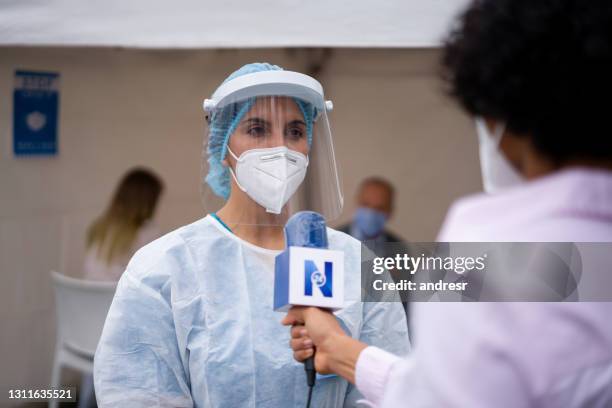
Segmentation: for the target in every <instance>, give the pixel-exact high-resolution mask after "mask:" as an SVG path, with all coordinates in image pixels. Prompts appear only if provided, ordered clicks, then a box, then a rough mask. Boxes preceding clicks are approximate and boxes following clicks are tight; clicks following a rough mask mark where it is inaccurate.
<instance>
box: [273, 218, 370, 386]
mask: <svg viewBox="0 0 612 408" xmlns="http://www.w3.org/2000/svg"><path fill="white" fill-rule="evenodd" d="M285 238H286V245H287V248H286V249H285V250H284V251H283V252H282V253H281V254H280V255H278V256H277V257H276V262H275V271H274V310H277V311H288V314H287V316H285V318H284V319H283V321H282V323H283V324H284V325H291V326H294V327H293V328H292V329H291V337H292V340H291V347H292V349H293V350H294V357H295V358H296V360H298V361H303V362H304V365H305V369H306V373H307V380H308V385H309V386H310V387H312V386H313V385H314V379H315V376H314V374H315V371H314V370H315V367H316V370H317V371H318V372H319V373H321V374H326V373H330V372H333V373H336V374H338V375H341V376H343V377H344V378H346V379H348V380H349V381H351V382H354V365H355V363H356V361H357V357H358V356H359V353H360V352H361V350H363V349H364V348H365V347H366V345H365V344H363V343H361V342H359V341H357V340H354V339H352V338H351V337H349V336H347V335H346V334H345V333H344V331H343V330H342V328H341V327H340V325H339V324H338V322H337V320H336V318H335V317H334V315H333V314H332V313H331V310H338V309H340V308H342V306H343V303H344V254H343V253H342V252H340V251H334V250H330V249H328V240H327V229H326V225H325V219H324V218H323V217H322V216H321V215H320V214H317V213H314V212H310V211H303V212H299V213H296V214H295V215H293V216H292V217H291V218H290V219H289V221H288V222H287V225H286V226H285ZM304 330H305V332H304ZM313 354H314V355H315V357H314V361H313V359H312V355H313ZM336 361H337V362H338V364H335V362H336ZM311 389H312V388H311Z"/></svg>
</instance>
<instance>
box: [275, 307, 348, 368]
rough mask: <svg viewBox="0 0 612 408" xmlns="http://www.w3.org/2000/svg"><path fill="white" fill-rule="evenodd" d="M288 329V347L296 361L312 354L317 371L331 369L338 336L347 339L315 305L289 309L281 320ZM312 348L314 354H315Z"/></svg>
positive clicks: (330, 318)
mask: <svg viewBox="0 0 612 408" xmlns="http://www.w3.org/2000/svg"><path fill="white" fill-rule="evenodd" d="M281 323H282V324H283V325H285V326H293V327H292V328H291V344H290V345H291V349H293V356H294V358H295V359H296V360H297V361H300V362H303V361H304V360H306V359H308V358H310V357H312V356H313V355H314V364H315V368H316V371H317V372H318V373H320V374H329V373H332V372H334V371H333V369H332V366H331V364H330V363H331V360H332V358H331V356H332V355H333V354H335V353H336V351H335V346H336V345H338V344H341V343H342V342H341V341H340V338H341V337H346V338H349V337H348V336H347V335H346V334H345V333H344V331H343V330H342V328H341V327H340V325H339V324H338V321H337V320H336V318H335V316H334V315H333V314H332V313H331V312H330V311H328V310H324V309H319V308H317V307H301V306H296V307H293V308H291V310H289V312H288V313H287V316H285V318H284V319H283V320H282V322H281ZM315 348H316V354H315Z"/></svg>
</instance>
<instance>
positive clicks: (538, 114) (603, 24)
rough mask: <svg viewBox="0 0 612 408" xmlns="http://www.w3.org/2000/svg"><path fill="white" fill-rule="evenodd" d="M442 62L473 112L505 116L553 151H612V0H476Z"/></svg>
mask: <svg viewBox="0 0 612 408" xmlns="http://www.w3.org/2000/svg"><path fill="white" fill-rule="evenodd" d="M442 65H443V76H444V79H445V80H446V81H447V84H448V85H449V86H450V93H451V94H452V95H453V96H455V97H456V98H457V99H458V100H459V101H460V103H461V104H462V105H463V107H464V108H465V109H466V110H467V111H468V112H469V113H471V114H473V115H480V116H485V117H489V118H493V119H497V120H501V121H504V122H505V123H506V125H507V127H508V129H509V130H510V131H512V132H513V133H515V134H519V135H525V136H526V137H530V138H531V139H532V142H533V144H534V146H535V147H536V148H537V149H538V150H539V151H540V152H541V153H543V154H545V155H546V156H548V157H549V158H551V159H553V160H556V161H557V162H563V161H565V160H571V159H577V158H580V159H584V158H586V159H606V160H607V159H610V158H612V120H611V119H612V103H611V101H612V1H611V0H476V1H474V2H473V3H472V5H471V6H470V7H469V8H468V10H467V11H466V12H465V13H464V14H463V15H462V16H461V17H460V18H459V20H458V21H457V24H456V25H455V27H454V28H453V30H452V31H451V33H450V35H449V37H448V39H447V41H446V45H445V50H444V53H443V58H442Z"/></svg>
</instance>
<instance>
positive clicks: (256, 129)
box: [247, 126, 266, 136]
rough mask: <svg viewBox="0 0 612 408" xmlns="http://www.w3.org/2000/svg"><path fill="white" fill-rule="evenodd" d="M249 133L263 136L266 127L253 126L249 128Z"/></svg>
mask: <svg viewBox="0 0 612 408" xmlns="http://www.w3.org/2000/svg"><path fill="white" fill-rule="evenodd" d="M247 133H248V134H249V135H251V136H263V135H264V134H265V133H266V129H264V127H263V126H252V127H250V128H249V129H248V130H247Z"/></svg>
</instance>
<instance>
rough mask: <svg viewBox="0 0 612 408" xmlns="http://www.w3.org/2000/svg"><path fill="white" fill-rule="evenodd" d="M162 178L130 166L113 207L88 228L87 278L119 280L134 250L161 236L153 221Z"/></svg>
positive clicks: (118, 189)
mask: <svg viewBox="0 0 612 408" xmlns="http://www.w3.org/2000/svg"><path fill="white" fill-rule="evenodd" d="M163 188H164V187H163V183H162V181H161V179H160V178H159V177H158V176H157V175H155V174H154V173H152V172H151V171H149V170H145V169H141V168H136V169H133V170H130V171H129V172H128V173H127V174H126V175H125V176H124V177H123V179H122V180H121V182H120V184H119V186H118V187H117V190H116V191H115V194H114V196H113V199H112V201H111V203H110V205H109V207H108V208H107V209H106V210H105V211H104V213H103V214H102V215H101V216H100V217H99V218H98V219H96V220H95V221H94V222H93V223H92V224H91V226H90V227H89V229H88V230H87V255H86V258H85V278H86V279H91V280H118V279H119V277H120V276H121V274H122V273H123V271H124V270H125V267H126V266H127V263H128V261H129V260H130V258H131V257H132V255H134V253H135V252H136V251H137V250H138V249H139V248H140V247H142V246H144V245H145V244H147V243H149V242H150V241H152V240H153V239H155V238H157V237H158V236H159V232H158V230H157V229H156V228H155V226H154V225H153V223H152V219H153V216H154V215H155V209H156V207H157V203H158V201H159V197H160V195H161V193H162V191H163Z"/></svg>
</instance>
